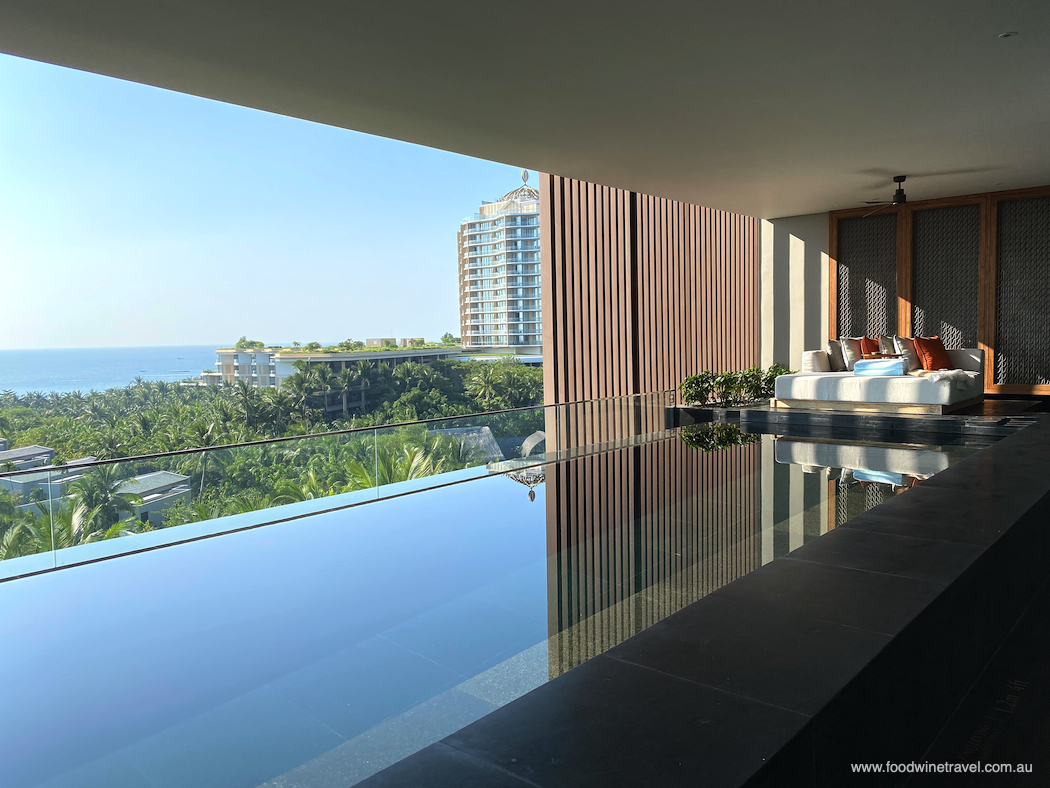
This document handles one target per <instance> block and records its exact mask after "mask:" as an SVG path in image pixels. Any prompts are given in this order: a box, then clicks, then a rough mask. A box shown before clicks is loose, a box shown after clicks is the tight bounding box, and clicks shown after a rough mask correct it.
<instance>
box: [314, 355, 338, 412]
mask: <svg viewBox="0 0 1050 788" xmlns="http://www.w3.org/2000/svg"><path fill="white" fill-rule="evenodd" d="M313 375H314V383H315V385H316V386H317V390H318V391H320V392H321V399H322V401H323V402H324V407H323V408H322V409H321V415H322V418H327V416H328V395H329V393H331V391H332V389H333V388H334V387H335V382H336V374H335V373H334V372H332V368H331V367H330V366H328V365H327V364H321V365H319V366H317V367H314V369H313Z"/></svg>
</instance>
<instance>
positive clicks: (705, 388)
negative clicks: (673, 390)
mask: <svg viewBox="0 0 1050 788" xmlns="http://www.w3.org/2000/svg"><path fill="white" fill-rule="evenodd" d="M714 390H715V375H714V373H713V372H711V370H709V369H705V370H704V371H703V372H701V373H699V374H696V375H690V376H689V377H687V378H686V379H685V380H683V381H682V382H681V383H680V384H679V386H678V391H679V393H680V394H681V395H682V402H684V403H685V404H686V405H706V404H707V401H708V400H709V399H711V394H712V393H714Z"/></svg>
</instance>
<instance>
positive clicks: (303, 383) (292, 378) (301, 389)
mask: <svg viewBox="0 0 1050 788" xmlns="http://www.w3.org/2000/svg"><path fill="white" fill-rule="evenodd" d="M296 363H298V362H296ZM281 388H283V389H287V391H288V393H289V394H290V395H291V397H292V399H293V401H294V402H295V404H296V406H297V407H301V408H302V409H303V420H304V421H305V420H306V411H307V404H308V403H309V401H310V395H311V394H313V392H314V387H313V381H311V380H310V378H309V377H307V375H306V374H305V373H303V372H296V373H295V374H294V375H289V376H288V377H287V378H285V381H284V383H283V384H282V386H281Z"/></svg>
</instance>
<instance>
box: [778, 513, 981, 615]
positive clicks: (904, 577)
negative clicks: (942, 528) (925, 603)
mask: <svg viewBox="0 0 1050 788" xmlns="http://www.w3.org/2000/svg"><path fill="white" fill-rule="evenodd" d="M875 533H878V532H877V531H876V532H875ZM880 535H881V534H880ZM890 536H899V535H898V534H890ZM904 538H909V537H904ZM938 541H940V540H938ZM946 544H964V543H963V542H947V543H946ZM777 560H778V561H784V560H789V561H797V562H799V563H800V564H814V565H816V566H831V567H834V568H835V569H850V570H852V571H854V572H864V573H866V574H869V575H880V576H882V577H899V578H901V579H902V580H918V581H919V582H920V583H930V584H932V585H935V586H941V587H942V588H947V587H948V586H949V585H950V584H951V583H954V582H955V580H958V577H956V578H954V579H952V580H950V581H948V582H947V583H943V582H941V581H940V580H929V579H927V578H922V577H909V576H908V575H901V574H896V573H894V572H879V571H878V570H876V569H861V568H860V567H858V566H843V565H842V564H831V563H828V562H827V561H813V560H811V559H809V558H798V557H796V556H793V555H785V556H782V557H780V558H778V559H777ZM961 575H962V573H961V572H960V573H959V576H961ZM938 596H940V595H939V594H938ZM854 629H863V627H854Z"/></svg>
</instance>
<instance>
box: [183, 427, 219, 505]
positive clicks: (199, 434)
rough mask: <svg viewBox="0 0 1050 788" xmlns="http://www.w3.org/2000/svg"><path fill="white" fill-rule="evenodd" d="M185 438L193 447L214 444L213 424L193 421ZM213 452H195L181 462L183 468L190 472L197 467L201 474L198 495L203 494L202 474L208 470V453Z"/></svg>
mask: <svg viewBox="0 0 1050 788" xmlns="http://www.w3.org/2000/svg"><path fill="white" fill-rule="evenodd" d="M187 438H188V439H189V440H190V441H192V444H193V446H194V447H195V448H200V449H207V448H208V447H209V446H215V445H216V444H217V443H218V439H217V438H216V435H215V424H214V423H212V424H206V423H205V422H203V421H195V422H193V424H191V425H190V428H189V431H188V433H187ZM213 453H214V452H209V451H202V452H201V453H200V456H199V457H198V455H196V454H192V455H190V459H188V460H187V461H186V462H184V463H183V466H182V467H183V468H185V469H187V470H188V471H189V472H190V473H191V474H192V473H193V471H194V470H196V469H199V470H200V474H201V486H200V490H199V491H198V493H197V495H198V497H199V496H201V495H203V494H204V476H205V474H206V473H207V470H208V455H209V454H213Z"/></svg>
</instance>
